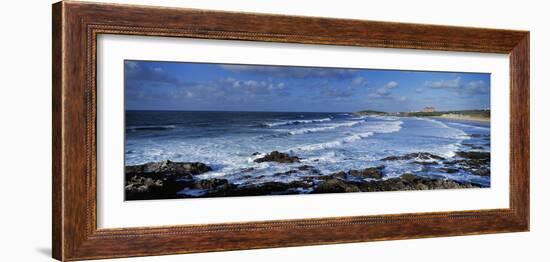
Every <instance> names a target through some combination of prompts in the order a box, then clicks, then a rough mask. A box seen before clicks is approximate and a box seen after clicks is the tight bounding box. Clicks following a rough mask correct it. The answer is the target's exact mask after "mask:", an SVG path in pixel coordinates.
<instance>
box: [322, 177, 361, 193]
mask: <svg viewBox="0 0 550 262" xmlns="http://www.w3.org/2000/svg"><path fill="white" fill-rule="evenodd" d="M360 191H361V190H360V189H359V187H357V186H356V185H353V184H349V183H346V182H344V181H342V180H340V179H329V180H327V181H324V182H322V183H320V184H319V185H318V186H317V187H315V189H314V190H313V193H344V192H360Z"/></svg>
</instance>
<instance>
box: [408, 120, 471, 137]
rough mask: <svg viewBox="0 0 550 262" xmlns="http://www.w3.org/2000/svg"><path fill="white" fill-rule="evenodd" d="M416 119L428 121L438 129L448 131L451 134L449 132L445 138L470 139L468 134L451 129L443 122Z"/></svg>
mask: <svg viewBox="0 0 550 262" xmlns="http://www.w3.org/2000/svg"><path fill="white" fill-rule="evenodd" d="M416 119H420V120H424V121H428V122H431V123H433V124H434V125H435V126H437V127H440V128H443V129H447V130H448V131H449V132H447V133H446V134H445V135H444V136H443V137H446V138H454V139H466V138H468V137H469V136H468V134H466V132H464V131H462V130H460V129H458V128H454V127H450V126H448V125H447V124H445V123H443V122H441V121H438V120H435V119H432V118H421V117H419V118H416Z"/></svg>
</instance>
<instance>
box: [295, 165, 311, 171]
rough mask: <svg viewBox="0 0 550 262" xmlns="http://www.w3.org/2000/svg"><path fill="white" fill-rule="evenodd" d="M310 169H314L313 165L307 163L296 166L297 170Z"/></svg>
mask: <svg viewBox="0 0 550 262" xmlns="http://www.w3.org/2000/svg"><path fill="white" fill-rule="evenodd" d="M312 169H314V167H313V166H309V165H303V166H299V167H298V170H302V171H303V170H312Z"/></svg>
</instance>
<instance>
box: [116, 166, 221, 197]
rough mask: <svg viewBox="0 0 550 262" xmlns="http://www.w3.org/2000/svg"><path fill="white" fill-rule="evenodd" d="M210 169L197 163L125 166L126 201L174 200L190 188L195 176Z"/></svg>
mask: <svg viewBox="0 0 550 262" xmlns="http://www.w3.org/2000/svg"><path fill="white" fill-rule="evenodd" d="M211 170H212V168H210V167H209V166H207V165H205V164H203V163H199V162H193V163H188V162H172V161H170V160H166V161H162V162H151V163H146V164H142V165H134V166H126V168H125V179H126V181H125V186H124V190H125V198H126V200H141V199H169V198H176V197H177V194H176V193H177V192H178V191H179V190H181V189H183V188H185V187H188V186H192V184H193V178H194V176H195V175H198V174H202V173H206V172H208V171H211Z"/></svg>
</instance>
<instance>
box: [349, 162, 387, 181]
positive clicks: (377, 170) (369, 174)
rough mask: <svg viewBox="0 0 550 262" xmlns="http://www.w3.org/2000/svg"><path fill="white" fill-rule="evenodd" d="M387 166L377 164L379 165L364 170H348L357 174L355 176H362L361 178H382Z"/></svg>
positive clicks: (351, 173) (353, 174)
mask: <svg viewBox="0 0 550 262" xmlns="http://www.w3.org/2000/svg"><path fill="white" fill-rule="evenodd" d="M384 168H385V166H383V165H382V166H377V167H368V168H365V169H363V170H350V171H349V172H348V174H349V175H351V176H355V177H361V178H375V179H380V178H382V177H383V176H384V175H383V174H382V170H384Z"/></svg>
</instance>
